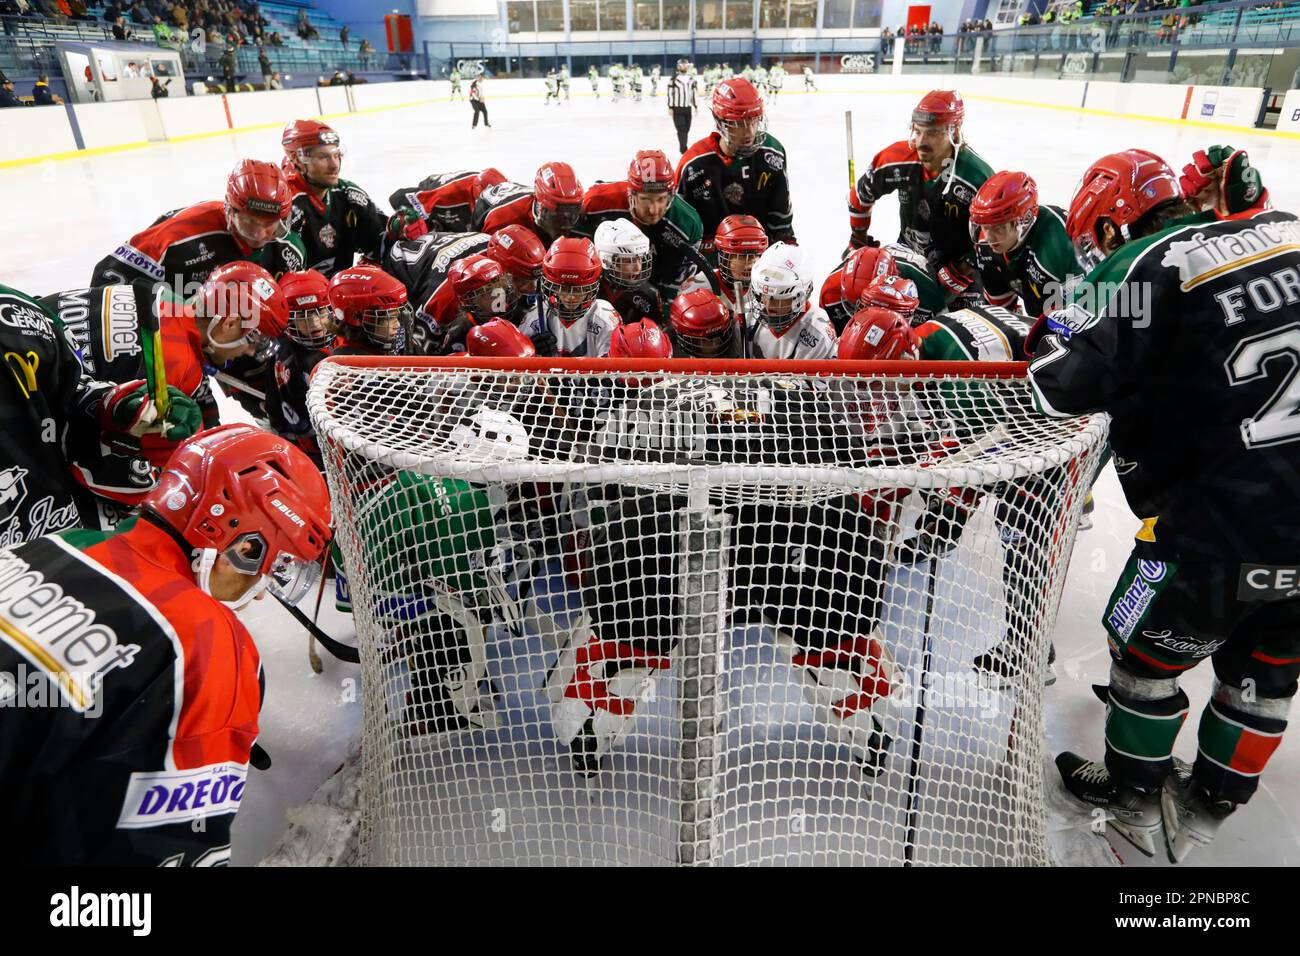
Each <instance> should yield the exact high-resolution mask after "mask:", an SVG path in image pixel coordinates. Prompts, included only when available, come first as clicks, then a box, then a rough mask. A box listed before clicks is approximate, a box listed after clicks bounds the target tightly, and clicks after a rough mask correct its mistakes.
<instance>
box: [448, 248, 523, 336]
mask: <svg viewBox="0 0 1300 956" xmlns="http://www.w3.org/2000/svg"><path fill="white" fill-rule="evenodd" d="M447 281H448V282H450V283H451V291H452V294H453V295H454V296H455V297H456V304H457V305H458V306H460V307H461V308H462V309H464V310H465V311H466V312H467V313H469V314H470V315H471V316H474V317H476V318H479V317H482V318H483V319H484V320H485V321H486V317H487V316H490V315H505V314H506V313H507V312H509V310H510V306H511V305H512V304H513V303H512V302H511V300H512V299H513V298H514V287H513V286H512V285H511V282H510V277H509V276H508V275H507V274H506V270H505V267H504V266H502V265H501V263H499V262H497V261H496V260H495V259H489V258H488V257H487V256H485V255H481V254H478V253H476V254H474V255H472V256H465V258H463V259H457V260H456V261H455V262H454V263H452V266H451V269H450V270H448V272H447Z"/></svg>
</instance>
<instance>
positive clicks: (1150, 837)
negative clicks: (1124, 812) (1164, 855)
mask: <svg viewBox="0 0 1300 956" xmlns="http://www.w3.org/2000/svg"><path fill="white" fill-rule="evenodd" d="M1107 822H1109V823H1110V828H1111V829H1112V830H1114V831H1115V832H1116V833H1118V834H1119V835H1120V836H1122V837H1123V838H1124V839H1125V840H1127V841H1128V842H1129V843H1131V844H1133V847H1134V848H1135V849H1136V850H1137V851H1138V852H1139V853H1141V854H1142V855H1143V856H1145V857H1147V858H1148V859H1151V858H1154V857H1155V855H1156V831H1157V830H1159V829H1160V824H1159V823H1154V824H1151V825H1149V826H1144V827H1142V826H1134V825H1133V824H1129V823H1125V822H1124V821H1122V820H1120V819H1119V818H1118V817H1114V816H1112V817H1111V818H1110V820H1109V821H1107Z"/></svg>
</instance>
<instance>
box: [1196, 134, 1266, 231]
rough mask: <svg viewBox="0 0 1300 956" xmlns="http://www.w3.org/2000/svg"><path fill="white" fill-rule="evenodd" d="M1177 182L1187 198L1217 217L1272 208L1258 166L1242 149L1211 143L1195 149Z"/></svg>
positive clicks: (1232, 216)
mask: <svg viewBox="0 0 1300 956" xmlns="http://www.w3.org/2000/svg"><path fill="white" fill-rule="evenodd" d="M1178 184H1179V186H1180V187H1181V188H1182V190H1183V195H1184V196H1186V197H1187V201H1188V202H1189V203H1191V204H1192V206H1194V207H1195V208H1197V209H1200V210H1202V211H1213V212H1214V214H1215V215H1216V216H1218V217H1219V218H1220V219H1232V218H1234V217H1242V216H1251V215H1254V214H1255V213H1257V212H1263V211H1264V210H1266V209H1271V208H1273V204H1272V202H1271V201H1270V200H1269V197H1268V190H1267V189H1265V188H1264V182H1263V180H1262V179H1261V178H1260V175H1259V170H1258V169H1256V168H1255V167H1254V166H1252V165H1251V162H1250V157H1249V156H1247V155H1246V151H1245V150H1244V149H1233V148H1232V147H1231V146H1211V147H1210V148H1209V149H1207V150H1201V149H1198V150H1197V151H1196V152H1195V153H1193V154H1192V161H1191V162H1190V163H1188V164H1187V165H1186V166H1184V167H1183V174H1182V175H1181V176H1179V177H1178Z"/></svg>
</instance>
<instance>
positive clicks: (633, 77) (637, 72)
mask: <svg viewBox="0 0 1300 956" xmlns="http://www.w3.org/2000/svg"><path fill="white" fill-rule="evenodd" d="M644 79H645V77H644V75H643V74H642V72H641V64H640V63H634V64H632V71H631V74H630V76H629V86H630V88H631V90H632V99H633V101H634V102H637V103H640V102H641V89H642V86H643V81H644Z"/></svg>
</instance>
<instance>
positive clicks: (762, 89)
mask: <svg viewBox="0 0 1300 956" xmlns="http://www.w3.org/2000/svg"><path fill="white" fill-rule="evenodd" d="M754 89H756V90H758V95H759V96H766V95H767V67H765V66H763V65H761V64H760V65H759V66H756V67H754Z"/></svg>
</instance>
